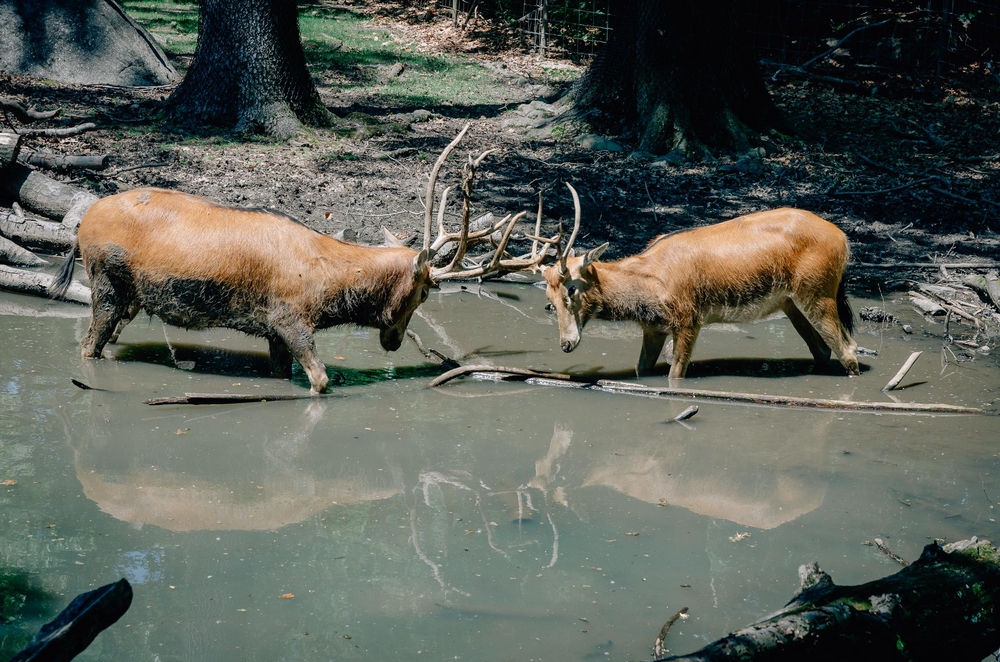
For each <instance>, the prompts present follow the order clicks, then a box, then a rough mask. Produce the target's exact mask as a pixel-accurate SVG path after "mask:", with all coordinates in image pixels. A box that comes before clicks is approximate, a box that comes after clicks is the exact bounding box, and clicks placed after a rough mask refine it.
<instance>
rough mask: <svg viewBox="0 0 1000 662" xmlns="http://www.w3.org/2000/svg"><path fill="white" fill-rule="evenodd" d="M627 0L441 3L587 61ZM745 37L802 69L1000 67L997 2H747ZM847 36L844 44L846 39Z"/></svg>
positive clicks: (546, 50) (534, 44)
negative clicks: (825, 65) (827, 58)
mask: <svg viewBox="0 0 1000 662" xmlns="http://www.w3.org/2000/svg"><path fill="white" fill-rule="evenodd" d="M621 1H623V0H438V4H439V6H442V7H446V8H448V9H451V10H452V11H453V12H454V16H455V23H456V25H459V26H464V25H465V23H466V22H467V21H468V20H470V17H472V16H480V15H481V16H485V17H487V18H491V19H493V20H495V21H497V22H499V23H501V24H503V25H505V26H506V27H507V28H509V29H512V30H513V31H514V33H515V34H516V35H517V38H518V39H519V40H520V42H521V44H522V45H523V46H524V47H525V48H528V49H531V50H534V51H536V52H538V53H539V54H541V55H544V56H556V57H567V56H568V57H586V56H590V55H592V54H593V53H595V52H596V51H597V49H598V48H599V47H600V46H601V45H603V44H604V43H606V42H607V40H608V36H609V34H610V32H611V29H612V28H611V23H612V17H613V15H614V11H615V5H616V3H617V2H621ZM744 6H745V8H746V9H745V11H746V13H745V16H744V24H745V25H746V29H747V33H748V38H749V40H750V45H751V47H752V49H753V52H754V53H755V55H756V56H757V57H758V58H759V59H766V60H773V61H775V62H779V63H781V64H785V65H796V66H799V65H802V64H804V63H806V62H809V61H810V60H811V59H813V58H815V57H816V56H817V55H820V54H822V53H824V52H826V51H828V50H830V49H831V48H832V47H834V46H835V45H837V44H838V42H840V41H841V40H844V41H843V43H842V44H841V47H840V48H838V49H835V52H833V53H831V55H832V56H833V57H834V58H835V59H836V58H840V59H841V60H850V61H851V62H853V63H854V64H861V65H869V66H879V67H889V68H893V69H908V70H920V71H924V72H931V73H937V74H940V73H942V71H943V69H944V68H946V67H948V66H961V65H962V64H964V63H968V62H970V61H977V60H978V61H986V62H994V63H996V64H997V65H998V66H1000V2H998V1H997V0H847V1H845V2H835V1H833V0H747V1H746V2H745V3H744ZM845 37H847V39H844V38H845Z"/></svg>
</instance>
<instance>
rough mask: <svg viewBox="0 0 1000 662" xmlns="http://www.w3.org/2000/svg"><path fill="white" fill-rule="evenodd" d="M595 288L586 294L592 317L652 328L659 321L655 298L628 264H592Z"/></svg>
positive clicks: (641, 277)
mask: <svg viewBox="0 0 1000 662" xmlns="http://www.w3.org/2000/svg"><path fill="white" fill-rule="evenodd" d="M592 268H593V270H594V273H595V275H596V281H597V282H596V284H595V286H594V287H593V288H591V289H590V291H588V292H587V299H588V303H591V301H592V306H593V307H594V309H595V312H596V317H598V318H600V319H607V320H629V321H633V322H639V323H641V324H650V325H656V324H657V323H658V322H660V318H661V317H662V315H661V311H660V306H659V305H658V298H657V297H656V296H655V295H654V293H653V292H652V291H651V290H650V289H649V288H648V283H647V282H646V279H645V278H644V277H643V275H642V274H641V273H638V272H637V271H636V270H635V269H634V268H633V265H631V264H630V263H629V261H628V258H626V259H625V260H621V261H619V262H595V263H594V264H593V267H592Z"/></svg>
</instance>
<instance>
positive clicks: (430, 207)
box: [424, 122, 472, 249]
mask: <svg viewBox="0 0 1000 662" xmlns="http://www.w3.org/2000/svg"><path fill="white" fill-rule="evenodd" d="M470 126H472V123H471V122H466V123H465V126H464V127H462V130H461V131H460V132H459V134H458V135H457V136H455V139H454V140H452V141H451V142H450V143H448V146H447V147H445V148H444V151H443V152H441V156H439V157H438V159H437V161H435V162H434V167H433V168H432V169H431V176H430V179H429V180H427V196H426V201H427V202H426V204H425V205H424V248H425V249H426V248H430V245H431V220H432V219H433V218H434V186H435V185H436V184H437V178H438V172H439V171H440V170H441V166H442V165H444V162H445V159H447V158H448V155H449V154H451V151H452V150H453V149H455V147H456V146H457V145H458V143H459V142H461V140H462V138H464V137H465V134H466V132H467V131H468V130H469V127H470Z"/></svg>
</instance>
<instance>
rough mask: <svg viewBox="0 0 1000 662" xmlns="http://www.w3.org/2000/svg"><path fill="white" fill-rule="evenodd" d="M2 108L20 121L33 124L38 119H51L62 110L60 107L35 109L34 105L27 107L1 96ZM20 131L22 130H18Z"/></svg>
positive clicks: (0, 107) (0, 106)
mask: <svg viewBox="0 0 1000 662" xmlns="http://www.w3.org/2000/svg"><path fill="white" fill-rule="evenodd" d="M0 110H6V111H8V112H10V113H11V114H12V115H14V117H15V118H16V119H17V121H18V122H22V123H24V124H31V123H32V122H35V121H37V120H49V119H52V118H53V117H55V116H56V115H58V114H59V113H60V112H61V111H60V109H58V108H56V109H55V110H44V111H43V110H35V108H34V107H31V108H25V107H24V105H23V104H22V103H20V102H18V101H14V100H13V99H7V98H5V97H0ZM18 133H20V131H18Z"/></svg>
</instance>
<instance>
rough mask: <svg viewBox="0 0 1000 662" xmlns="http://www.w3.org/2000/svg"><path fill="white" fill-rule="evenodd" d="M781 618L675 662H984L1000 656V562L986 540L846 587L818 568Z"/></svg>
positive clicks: (805, 569)
mask: <svg viewBox="0 0 1000 662" xmlns="http://www.w3.org/2000/svg"><path fill="white" fill-rule="evenodd" d="M799 578H800V580H801V588H800V590H799V593H798V595H796V596H795V597H793V598H792V600H791V602H789V603H788V604H787V605H785V606H784V607H783V608H782V609H781V610H780V611H778V612H776V613H774V614H772V615H770V616H767V617H765V618H763V619H761V620H760V621H757V622H756V623H754V624H752V625H749V626H747V627H745V628H743V629H741V630H738V631H736V632H734V633H732V634H730V635H727V636H725V637H723V638H721V639H718V640H716V641H714V642H713V643H711V644H709V645H708V646H705V647H704V648H702V649H701V650H699V651H697V652H694V653H691V654H690V655H678V656H674V657H668V658H662V659H663V660H664V661H667V660H669V661H670V662H723V661H725V662H747V661H750V660H768V662H784V661H785V660H884V661H886V662H892V661H896V660H899V661H902V660H915V661H924V660H927V661H930V660H935V661H936V660H981V659H983V658H984V657H987V656H988V655H989V654H990V653H991V652H993V651H995V650H996V649H997V648H998V647H1000V630H998V627H997V624H998V622H1000V561H998V553H997V550H996V549H995V548H994V547H993V546H992V545H991V544H990V543H989V542H987V541H982V542H980V541H978V540H977V539H976V538H972V539H971V540H963V541H961V542H958V543H952V544H949V545H945V546H944V547H943V548H942V547H940V546H938V544H937V543H936V542H934V543H931V544H930V545H927V546H926V547H925V548H924V551H923V553H922V554H921V555H920V558H919V559H917V561H915V562H914V563H913V564H912V565H909V566H907V567H905V568H903V569H902V570H900V571H899V572H897V573H896V574H894V575H890V576H889V577H884V578H882V579H878V580H875V581H872V582H868V583H866V584H860V585H857V586H837V585H836V584H834V583H833V580H832V579H831V578H830V575H828V574H827V573H825V572H823V571H822V570H821V569H820V568H819V566H818V565H816V564H815V563H810V564H808V565H804V566H801V567H800V568H799Z"/></svg>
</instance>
